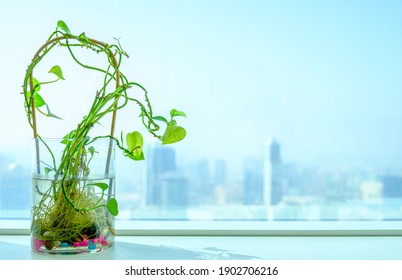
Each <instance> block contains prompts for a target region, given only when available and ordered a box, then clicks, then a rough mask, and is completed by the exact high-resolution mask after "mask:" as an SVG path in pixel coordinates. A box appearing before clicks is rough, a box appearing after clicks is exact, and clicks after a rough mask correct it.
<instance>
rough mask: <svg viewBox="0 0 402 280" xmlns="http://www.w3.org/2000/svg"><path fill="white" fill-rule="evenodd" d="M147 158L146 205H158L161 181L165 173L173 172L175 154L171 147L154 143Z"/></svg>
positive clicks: (159, 203)
mask: <svg viewBox="0 0 402 280" xmlns="http://www.w3.org/2000/svg"><path fill="white" fill-rule="evenodd" d="M149 153H150V155H149V156H148V159H147V167H148V168H147V170H148V173H147V189H146V203H147V204H148V205H155V206H160V205H161V203H162V201H161V199H162V198H161V183H162V181H163V180H162V178H163V176H164V175H165V174H169V173H175V172H176V171H177V167H176V154H175V150H174V149H173V148H172V147H168V146H159V145H156V146H155V147H154V148H152V149H151V150H150V151H149Z"/></svg>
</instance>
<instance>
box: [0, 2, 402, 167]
mask: <svg viewBox="0 0 402 280" xmlns="http://www.w3.org/2000/svg"><path fill="white" fill-rule="evenodd" d="M112 3H113V4H112ZM401 3H402V2H401V1H363V0H362V1H268V0H266V1H255V0H254V1H112V2H111V1H99V0H98V1H65V2H60V1H18V0H15V1H8V2H7V3H2V5H1V9H0V26H1V29H0V32H1V38H2V43H1V45H0V56H1V63H2V64H1V67H0V81H1V83H0V100H1V102H0V117H1V118H0V127H1V131H2V132H1V136H2V137H1V140H0V143H1V149H0V151H5V150H10V151H14V150H18V149H24V148H26V147H27V143H29V142H27V141H29V138H30V137H31V130H30V128H29V127H28V125H27V121H26V119H25V113H24V109H23V98H22V96H21V95H20V94H19V92H20V91H21V85H22V79H23V76H24V71H25V68H26V65H28V63H29V60H30V59H31V58H32V56H33V54H34V53H35V52H36V50H37V49H38V48H39V46H40V45H41V44H42V43H43V42H44V41H45V40H46V39H47V37H48V35H49V34H50V33H51V32H52V31H53V30H54V28H55V26H56V22H57V20H59V19H62V20H64V21H65V22H66V23H67V24H68V25H69V27H70V29H71V31H72V32H73V33H77V34H79V33H81V32H83V31H85V32H86V34H87V36H88V37H92V38H96V39H100V40H103V41H106V42H112V41H113V39H112V38H113V37H119V38H121V43H122V45H123V47H124V48H125V50H126V51H127V52H128V53H129V54H130V59H128V60H127V61H125V62H124V67H123V69H124V72H125V74H126V75H127V76H128V77H129V78H130V79H132V80H135V81H137V82H140V83H141V84H143V85H144V86H145V87H146V88H147V89H148V91H149V92H150V95H151V99H152V100H153V103H154V108H155V111H157V112H160V113H161V114H167V113H168V112H169V110H170V108H172V107H175V108H177V109H181V110H184V111H185V112H186V113H187V115H188V119H186V120H184V121H183V122H182V124H183V125H184V126H185V127H186V128H187V130H188V137H187V138H186V140H185V141H184V142H183V143H181V144H179V145H177V146H176V147H177V150H178V153H179V155H180V157H181V158H198V157H208V158H211V159H214V158H218V157H224V158H226V159H228V160H229V161H230V162H233V163H239V162H242V159H243V157H244V156H246V155H254V156H259V155H261V153H262V151H263V144H264V142H265V141H266V139H267V138H276V139H277V140H278V141H279V142H280V143H281V145H282V151H283V157H284V160H285V161H289V162H293V161H299V162H308V163H319V164H325V163H329V164H331V163H335V164H351V163H352V164H362V163H367V164H375V165H380V166H388V165H389V166H391V165H393V166H395V165H398V164H399V165H400V164H401V159H402V127H401V121H402V110H400V106H401V105H402V94H401V93H402V91H401V89H402V85H401V74H402V28H401V27H402V17H401V12H402V4H401ZM64 61H65V58H62V59H60V61H57V62H56V63H58V64H60V66H62V68H63V70H64V74H65V77H66V82H65V84H66V86H64V87H63V86H60V87H59V88H58V91H60V92H56V93H52V94H57V96H58V97H57V98H56V100H57V99H58V100H60V99H61V98H62V96H69V98H68V99H66V100H65V101H63V107H64V108H69V106H70V107H71V108H73V107H75V106H77V105H74V106H73V104H70V101H69V99H70V100H71V99H72V100H75V102H76V103H78V104H81V103H85V100H84V99H85V98H84V97H85V96H86V95H89V96H90V95H91V94H93V93H94V92H95V91H96V89H97V88H98V86H97V84H96V83H95V78H93V77H92V76H91V75H92V74H88V76H84V77H85V78H83V76H81V75H78V74H77V73H80V72H77V68H75V67H70V66H71V64H68V63H67V62H64ZM51 62H53V61H51ZM63 63H64V65H65V67H63ZM51 66H52V65H51V64H49V68H50V67H51ZM38 75H39V74H38ZM40 75H43V76H44V77H46V75H47V74H46V70H44V72H43V73H42V74H40ZM74 75H75V77H74ZM74 79H77V81H81V83H80V84H78V85H77V84H68V81H71V80H74ZM74 94H76V95H74ZM70 96H71V98H70ZM49 100H51V97H49ZM49 103H50V101H49ZM50 105H51V104H50ZM54 113H55V114H58V112H57V111H55V112H54ZM60 115H61V116H62V117H63V118H65V119H68V118H69V117H68V112H67V114H66V113H65V112H60ZM137 115H138V112H137V111H135V112H132V113H123V114H122V115H120V119H119V120H121V121H122V123H121V124H122V126H124V127H125V128H124V129H125V131H126V130H134V129H136V127H135V126H136V125H137V124H138V123H137V121H136V120H135V117H136V116H137ZM129 124H132V125H131V126H129ZM69 125H70V126H71V128H73V127H74V125H75V122H74V121H71V122H70V124H69ZM65 126H68V124H67V125H65V124H64V125H63V127H65ZM127 127H128V128H127ZM131 127H132V128H131ZM41 131H42V135H43V136H47V133H49V134H51V132H50V131H47V130H46V125H44V126H43V129H42V130H41ZM59 136H62V134H61V135H59ZM28 148H29V147H28Z"/></svg>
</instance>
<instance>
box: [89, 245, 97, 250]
mask: <svg viewBox="0 0 402 280" xmlns="http://www.w3.org/2000/svg"><path fill="white" fill-rule="evenodd" d="M88 249H89V250H94V249H96V245H95V244H89V246H88Z"/></svg>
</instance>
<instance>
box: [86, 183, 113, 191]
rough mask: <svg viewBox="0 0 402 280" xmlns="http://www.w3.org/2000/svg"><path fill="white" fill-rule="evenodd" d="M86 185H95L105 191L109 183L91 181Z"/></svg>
mask: <svg viewBox="0 0 402 280" xmlns="http://www.w3.org/2000/svg"><path fill="white" fill-rule="evenodd" d="M87 186H97V187H99V188H101V189H102V190H103V191H106V190H107V188H108V187H109V185H108V184H106V183H93V184H88V185H87Z"/></svg>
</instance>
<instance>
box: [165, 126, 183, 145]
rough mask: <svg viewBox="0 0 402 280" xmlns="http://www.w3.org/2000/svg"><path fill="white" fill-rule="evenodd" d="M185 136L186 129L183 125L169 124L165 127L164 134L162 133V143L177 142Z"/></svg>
mask: <svg viewBox="0 0 402 280" xmlns="http://www.w3.org/2000/svg"><path fill="white" fill-rule="evenodd" d="M185 136H186V130H185V129H184V128H183V127H181V126H177V125H169V126H168V127H167V128H166V131H165V134H163V137H162V139H163V140H162V145H165V144H173V143H176V142H179V141H181V140H183V138H184V137H185Z"/></svg>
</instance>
